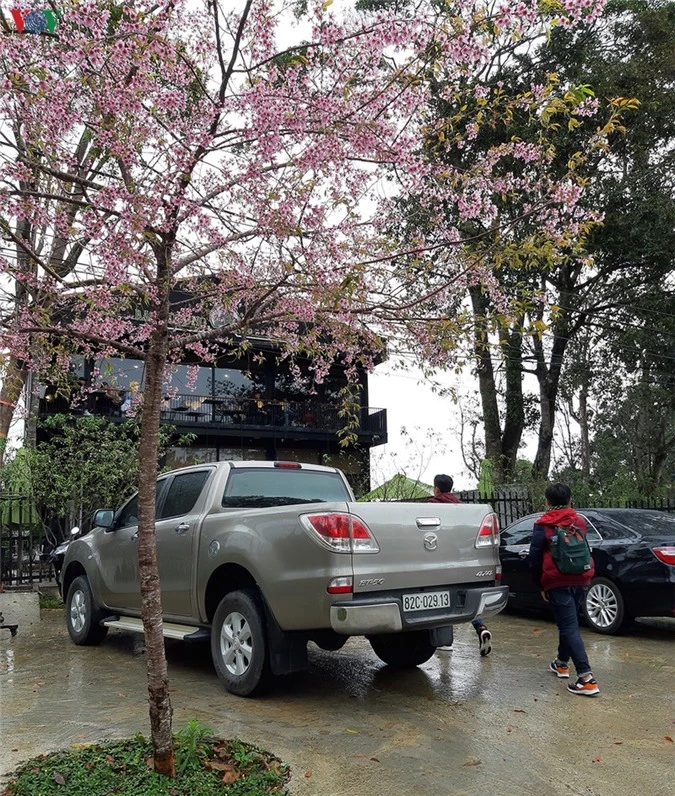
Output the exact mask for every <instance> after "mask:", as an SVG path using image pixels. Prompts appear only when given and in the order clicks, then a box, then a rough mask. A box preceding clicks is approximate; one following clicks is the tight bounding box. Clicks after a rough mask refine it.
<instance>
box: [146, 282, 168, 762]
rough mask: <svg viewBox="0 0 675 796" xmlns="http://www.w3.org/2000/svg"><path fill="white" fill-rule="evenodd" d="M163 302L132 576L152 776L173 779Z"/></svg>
mask: <svg viewBox="0 0 675 796" xmlns="http://www.w3.org/2000/svg"><path fill="white" fill-rule="evenodd" d="M160 291H161V294H162V296H163V298H162V300H161V304H160V306H159V308H158V312H157V315H156V327H155V329H154V330H153V332H152V334H151V337H150V341H149V344H148V349H147V354H146V360H145V386H144V389H143V409H142V418H141V435H140V440H139V449H138V456H139V463H140V467H139V475H138V572H139V579H140V587H141V617H142V619H143V629H144V631H145V649H146V663H147V677H148V695H149V704H150V731H151V738H152V745H153V749H154V758H155V771H156V772H157V773H158V774H164V775H166V776H169V777H175V776H176V761H175V755H174V747H173V736H172V732H171V718H172V713H173V710H172V707H171V700H170V698H169V676H168V670H167V664H166V653H165V649H164V635H163V621H162V603H161V592H160V582H159V568H158V566H157V545H156V536H155V497H156V480H157V456H158V436H159V421H160V409H161V402H162V379H163V376H164V366H165V364H166V357H167V348H168V326H167V320H168V313H169V300H168V296H169V292H168V289H165V290H163V289H162V288H161V287H160Z"/></svg>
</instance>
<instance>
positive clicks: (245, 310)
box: [0, 0, 600, 774]
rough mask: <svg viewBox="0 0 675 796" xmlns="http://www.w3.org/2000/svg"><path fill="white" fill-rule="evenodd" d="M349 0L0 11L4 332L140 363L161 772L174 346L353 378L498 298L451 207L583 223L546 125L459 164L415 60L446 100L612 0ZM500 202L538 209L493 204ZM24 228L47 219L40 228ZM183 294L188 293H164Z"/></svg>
mask: <svg viewBox="0 0 675 796" xmlns="http://www.w3.org/2000/svg"><path fill="white" fill-rule="evenodd" d="M338 6H339V7H338ZM349 6H350V4H349V3H347V2H344V3H339V4H338V3H336V4H335V8H334V7H333V6H332V4H331V2H330V0H326V2H321V0H302V2H290V1H289V0H278V1H277V2H274V0H236V2H235V0H232V2H230V0H228V2H223V1H222V0H207V2H201V0H195V1H194V2H187V0H169V1H168V2H161V0H160V2H157V3H155V2H149V0H147V1H146V0H139V1H138V2H134V3H133V4H132V3H128V4H119V5H118V4H115V3H114V2H112V1H111V0H81V1H80V2H74V0H65V2H64V3H62V4H60V7H59V11H60V12H61V14H60V16H59V17H58V24H55V26H54V30H53V32H52V31H50V30H49V29H46V28H45V29H42V30H41V32H40V33H39V35H34V34H31V33H29V32H28V30H27V28H26V29H25V30H24V31H23V32H21V33H19V32H18V31H17V30H16V28H13V27H12V25H11V23H10V21H8V20H5V19H4V17H3V18H2V19H1V20H0V21H1V22H2V25H3V35H2V36H1V37H0V63H1V64H2V67H1V68H2V71H1V73H0V82H1V86H2V99H1V100H0V103H1V104H0V108H1V111H0V112H1V114H2V119H3V126H2V128H1V129H2V139H1V141H0V146H1V150H0V151H1V153H2V156H1V159H0V172H1V178H2V179H1V183H0V185H1V187H0V190H1V191H2V214H3V220H2V223H1V225H0V226H1V230H0V232H1V234H2V236H3V238H4V240H5V241H6V242H7V244H8V245H9V246H10V249H9V250H8V249H3V253H2V256H1V257H0V267H1V268H2V272H3V274H4V279H5V280H7V282H8V283H9V282H12V283H18V284H20V285H21V290H22V291H23V296H22V300H21V301H20V302H18V303H17V302H15V301H14V300H12V301H11V302H6V306H5V307H4V312H3V336H2V343H3V345H4V346H5V348H6V349H7V350H9V351H10V352H11V353H12V354H13V355H14V356H15V357H16V360H17V361H18V362H21V363H24V364H25V367H27V368H30V369H32V370H34V371H36V372H39V373H41V374H43V375H44V374H51V378H57V376H56V375H55V374H56V371H58V370H59V369H61V370H63V369H65V368H66V367H67V364H68V361H69V359H70V356H71V355H72V353H73V352H74V351H78V352H80V353H84V354H85V355H90V356H93V355H96V356H97V357H105V356H109V355H113V354H114V355H115V356H131V357H134V358H137V359H143V360H145V384H144V389H143V394H142V431H141V441H140V452H139V456H140V475H139V540H138V555H139V573H140V588H141V596H142V618H143V625H144V630H145V634H146V649H147V670H148V690H149V702H150V723H151V730H152V739H153V745H154V750H155V768H156V770H157V771H160V772H162V773H166V774H173V773H174V772H175V764H174V757H173V746H172V738H171V703H170V699H169V689H168V676H167V668H166V660H165V657H164V647H163V635H162V612H161V601H160V600H161V597H160V584H159V577H158V571H157V561H156V549H155V544H154V517H155V486H154V484H155V462H156V458H157V437H158V429H159V421H160V406H161V398H162V384H163V379H164V376H165V372H166V370H167V368H170V366H171V365H172V363H176V362H178V361H180V360H181V358H183V357H184V356H185V355H186V353H188V352H189V353H191V354H194V355H196V356H198V357H200V358H201V359H203V360H206V361H208V360H210V359H212V358H213V357H214V356H215V354H216V352H217V351H218V350H222V347H223V346H227V347H229V348H231V349H235V350H237V349H238V350H245V349H246V348H247V347H249V345H250V343H249V342H248V341H249V339H250V337H251V336H252V335H254V334H255V335H256V336H261V335H264V336H266V337H268V338H271V339H274V340H275V341H278V346H279V348H280V351H281V356H283V357H286V358H288V359H289V360H290V361H291V363H292V362H293V359H294V358H295V357H297V356H298V355H300V354H302V355H304V356H309V357H310V358H311V360H312V362H313V368H314V377H315V379H316V380H317V381H320V380H321V379H322V378H323V376H324V375H325V373H326V372H327V369H328V367H329V366H330V363H331V362H333V361H335V360H336V359H337V358H340V360H341V361H342V362H343V363H345V365H346V366H347V372H348V373H352V375H353V373H354V372H355V369H356V367H357V365H361V366H366V367H368V366H370V365H371V364H372V362H373V358H374V356H375V355H376V353H377V352H378V351H379V350H381V348H382V346H383V343H382V340H383V339H385V338H389V339H392V340H395V339H406V340H408V341H410V340H413V341H414V343H415V345H416V348H417V350H418V351H419V353H420V355H424V354H426V353H429V352H433V351H434V350H435V348H436V347H437V345H438V342H439V339H438V335H439V327H438V325H433V323H432V324H431V325H430V322H433V320H434V316H435V315H437V314H438V312H437V311H438V307H439V306H440V304H441V303H442V304H443V305H444V306H446V305H447V303H448V302H449V301H451V300H452V298H453V296H457V295H461V294H462V293H463V292H464V291H465V290H466V287H467V285H469V284H472V285H478V284H481V285H482V286H483V289H484V290H487V291H489V292H490V293H491V295H492V296H493V300H495V301H498V300H499V296H498V294H497V292H496V287H495V284H494V280H493V278H492V276H491V273H490V270H489V268H487V267H484V266H483V263H482V261H481V260H480V259H478V258H472V257H470V256H467V254H466V250H465V246H464V244H465V243H466V241H464V240H463V239H462V234H461V231H460V230H461V228H462V227H461V223H458V224H456V225H453V226H448V224H447V223H446V222H445V220H444V219H445V218H446V217H445V216H444V215H443V214H441V213H440V212H437V208H438V207H439V206H440V205H441V204H443V203H446V204H448V205H452V207H453V208H455V209H456V217H457V218H458V219H459V220H460V222H461V221H462V220H468V219H476V218H481V219H483V220H484V222H485V226H486V228H490V229H492V230H494V228H495V227H499V226H502V228H503V234H504V235H508V234H510V232H511V231H513V230H515V228H516V227H517V225H518V224H520V223H523V222H524V221H527V223H528V224H529V225H532V224H539V225H540V226H541V229H542V231H543V232H544V233H548V234H550V236H551V241H552V243H551V245H553V246H557V245H564V243H565V240H566V238H567V236H573V235H574V230H575V225H577V224H578V223H580V218H579V211H578V210H577V207H576V205H577V202H578V198H579V194H580V190H579V188H578V186H576V185H574V184H573V183H571V182H569V183H568V182H565V181H562V182H561V183H559V184H543V183H542V182H541V181H540V179H539V178H538V176H537V172H536V171H535V170H533V171H532V172H531V173H530V172H529V171H528V169H527V164H528V163H529V162H532V161H534V160H540V159H542V158H543V159H545V158H546V157H548V156H549V155H548V154H547V153H546V152H545V151H542V149H541V147H540V146H539V145H538V144H537V142H536V141H532V142H525V141H519V140H514V141H511V142H506V143H502V144H500V145H499V146H498V147H495V148H494V149H491V150H489V151H487V152H483V153H481V154H480V155H479V156H477V158H476V161H475V162H474V163H472V164H471V165H470V166H469V167H463V168H461V169H459V168H453V167H451V166H449V165H448V164H447V163H444V162H443V161H442V160H439V159H436V158H433V157H430V156H429V147H428V146H427V145H426V144H428V142H429V141H430V140H434V141H436V142H438V143H439V145H443V146H447V147H461V146H463V144H464V141H465V139H466V136H470V135H472V134H473V133H472V128H471V126H470V125H469V126H466V127H463V126H461V125H456V127H454V128H453V126H452V124H448V123H447V122H444V123H443V125H442V126H437V124H436V123H435V122H434V121H433V118H432V117H431V116H430V114H429V113H428V101H429V79H430V78H431V77H432V76H433V77H434V81H433V82H434V86H435V89H434V90H435V91H440V92H442V94H443V96H444V98H445V99H446V101H447V102H448V103H454V104H455V105H456V113H457V118H458V119H459V118H461V117H462V115H463V114H464V113H465V111H466V108H465V107H464V98H465V97H464V91H465V85H466V81H465V80H464V78H465V77H466V75H467V74H471V73H479V72H480V70H481V69H482V68H484V67H485V64H486V63H488V62H489V61H490V59H491V58H492V57H493V55H494V51H493V47H494V42H495V40H496V38H499V39H501V40H503V41H511V42H514V41H517V39H518V38H519V37H525V36H531V35H534V34H536V35H543V34H544V33H545V31H546V29H547V26H550V25H551V24H564V25H570V24H574V23H575V21H576V20H577V19H579V18H580V17H584V16H586V17H587V16H589V15H593V14H596V13H597V11H598V8H599V6H600V3H595V2H594V1H593V0H547V1H546V2H541V0H536V1H535V0H522V2H519V3H515V4H514V3H510V2H507V0H503V1H502V2H483V1H482V0H455V1H454V2H448V3H437V2H430V1H429V0H419V2H416V3H411V4H405V5H404V4H401V6H400V7H399V4H391V6H389V5H382V6H381V7H380V8H379V9H376V10H370V11H368V12H357V11H354V10H352V9H351V8H350V7H349ZM38 27H40V26H38ZM488 34H489V35H488ZM441 77H442V80H441V79H439V78H441ZM562 93H563V92H561V96H562ZM480 98H481V100H484V97H483V96H482V95H481V97H480ZM554 99H555V98H552V96H551V93H550V92H549V91H548V90H547V91H539V90H538V89H537V87H533V91H532V92H531V95H530V96H529V97H528V98H527V99H523V98H508V97H499V99H498V101H495V102H494V104H493V105H492V106H489V103H488V102H487V100H485V103H484V104H485V105H486V106H488V107H486V111H487V110H490V112H491V113H495V114H508V113H509V103H510V102H527V103H528V107H529V108H530V111H531V112H532V113H533V114H537V113H543V112H544V111H546V112H550V106H551V103H552V101H553V100H554ZM557 101H558V102H563V103H564V100H563V99H558V100H557ZM547 109H548V110H547ZM568 110H569V112H571V113H573V110H574V109H573V108H569V109H568ZM476 123H478V124H480V123H483V122H481V121H477V122H476ZM484 123H489V113H487V112H486V113H485V115H484ZM460 130H461V132H460ZM408 195H410V196H414V197H415V201H416V202H418V203H419V204H420V207H421V208H422V209H423V210H424V213H423V215H424V218H425V223H424V225H421V226H420V228H419V230H414V229H412V228H411V227H410V224H409V219H408V229H409V230H411V231H410V233H409V236H408V238H407V239H406V241H405V244H404V245H403V244H401V243H400V242H397V240H396V237H395V236H394V235H392V230H393V229H395V228H396V219H397V218H398V217H399V215H400V213H401V203H400V202H399V201H398V200H399V199H400V197H402V196H408ZM496 195H499V196H506V195H508V196H512V197H514V201H517V203H518V204H519V205H524V206H525V207H526V209H525V210H524V211H523V213H521V214H520V215H519V216H514V215H513V214H511V215H508V216H507V215H504V216H503V217H502V216H500V210H499V206H500V205H499V203H497V202H496V201H494V197H495V196H496ZM434 213H436V223H434V224H429V223H428V220H429V217H430V216H432V217H433V215H434ZM23 230H29V231H30V230H40V231H41V240H42V241H43V244H42V245H38V241H37V240H36V239H35V238H34V237H31V235H30V234H25V232H24V231H23ZM57 242H58V245H57ZM55 247H56V251H57V254H58V253H60V254H59V256H61V257H65V256H68V254H70V253H72V256H70V259H69V260H68V265H67V267H63V268H62V267H56V265H55V261H54V259H53V256H52V253H53V252H54V250H55ZM57 261H58V262H59V263H60V262H61V261H60V260H58V258H57ZM176 291H180V294H181V295H182V296H184V300H182V301H179V302H175V301H170V294H172V292H173V295H174V296H175V294H176ZM504 309H505V311H506V309H507V308H506V307H505V308H504ZM444 317H445V316H444ZM445 323H446V326H445V327H444V328H445V333H446V334H447V333H448V332H451V328H450V327H448V326H447V321H446V322H445ZM430 329H431V330H432V332H430ZM408 344H409V343H408Z"/></svg>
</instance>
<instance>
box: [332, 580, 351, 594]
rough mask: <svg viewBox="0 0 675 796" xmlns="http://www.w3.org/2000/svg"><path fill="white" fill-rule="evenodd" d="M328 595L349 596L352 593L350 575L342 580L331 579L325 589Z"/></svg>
mask: <svg viewBox="0 0 675 796" xmlns="http://www.w3.org/2000/svg"><path fill="white" fill-rule="evenodd" d="M326 591H327V592H328V594H351V593H352V592H353V591H354V581H353V579H352V577H351V575H346V576H345V577H343V578H333V580H331V581H329V582H328V586H327V587H326Z"/></svg>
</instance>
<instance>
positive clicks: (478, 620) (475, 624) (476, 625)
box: [471, 616, 485, 632]
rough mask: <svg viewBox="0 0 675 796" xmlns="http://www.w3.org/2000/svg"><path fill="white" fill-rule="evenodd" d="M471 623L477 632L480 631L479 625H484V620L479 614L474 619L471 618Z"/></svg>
mask: <svg viewBox="0 0 675 796" xmlns="http://www.w3.org/2000/svg"><path fill="white" fill-rule="evenodd" d="M471 624H472V625H473V627H474V630H476V631H477V632H479V631H480V629H481V627H485V622H483V620H482V619H481V618H480V616H477V617H476V618H475V619H472V620H471Z"/></svg>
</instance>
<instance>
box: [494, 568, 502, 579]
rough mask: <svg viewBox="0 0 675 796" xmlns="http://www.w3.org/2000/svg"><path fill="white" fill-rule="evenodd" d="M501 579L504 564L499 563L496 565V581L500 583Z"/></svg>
mask: <svg viewBox="0 0 675 796" xmlns="http://www.w3.org/2000/svg"><path fill="white" fill-rule="evenodd" d="M501 579H502V565H501V564H497V566H496V567H495V581H496V582H497V583H500V582H501Z"/></svg>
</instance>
